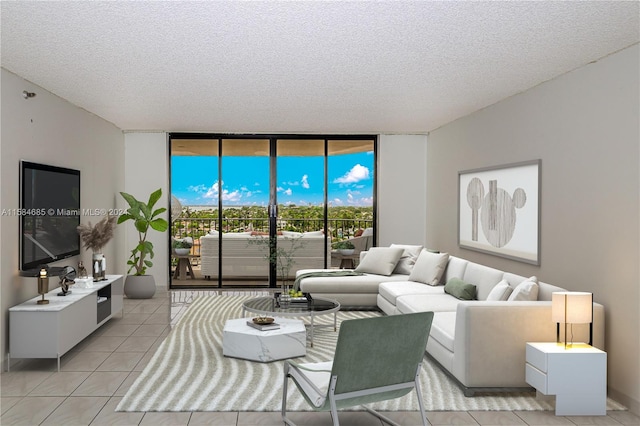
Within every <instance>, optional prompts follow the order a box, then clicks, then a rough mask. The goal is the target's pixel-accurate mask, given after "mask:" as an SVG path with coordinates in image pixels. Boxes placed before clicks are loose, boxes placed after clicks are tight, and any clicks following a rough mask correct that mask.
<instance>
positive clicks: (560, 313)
mask: <svg viewBox="0 0 640 426" xmlns="http://www.w3.org/2000/svg"><path fill="white" fill-rule="evenodd" d="M551 316H552V320H553V322H557V323H563V324H587V323H591V322H592V321H593V294H592V293H586V292H580V291H563V292H555V293H552V294H551Z"/></svg>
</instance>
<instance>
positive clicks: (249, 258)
mask: <svg viewBox="0 0 640 426" xmlns="http://www.w3.org/2000/svg"><path fill="white" fill-rule="evenodd" d="M259 238H262V239H264V238H268V237H266V236H264V235H258V234H256V233H255V232H229V233H223V234H222V253H223V257H222V259H223V262H222V275H223V277H228V278H256V277H265V276H268V275H269V265H268V262H267V261H266V259H265V254H266V250H267V247H266V246H265V245H262V244H251V243H250V241H251V240H257V239H259ZM277 238H278V241H277V244H278V247H282V248H284V249H285V250H288V249H289V247H291V245H292V244H295V245H296V249H295V254H294V256H293V265H292V267H291V270H290V274H291V276H290V277H289V278H293V277H294V276H295V271H296V270H298V269H302V268H323V267H324V264H325V263H324V259H325V256H327V259H331V244H328V245H327V249H326V250H325V245H324V244H325V241H324V240H325V237H324V234H323V233H322V232H321V231H317V232H304V233H298V232H286V231H285V232H283V234H282V235H278V237H277ZM218 241H219V233H218V232H215V231H212V232H210V233H209V234H207V235H204V236H202V237H200V260H201V268H202V275H203V276H204V277H205V278H217V277H218V276H219V266H218V253H219V247H218ZM325 252H326V253H325Z"/></svg>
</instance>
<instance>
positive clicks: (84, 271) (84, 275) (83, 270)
mask: <svg viewBox="0 0 640 426" xmlns="http://www.w3.org/2000/svg"><path fill="white" fill-rule="evenodd" d="M87 277H88V275H87V268H85V267H84V263H82V260H81V261H80V262H78V278H87Z"/></svg>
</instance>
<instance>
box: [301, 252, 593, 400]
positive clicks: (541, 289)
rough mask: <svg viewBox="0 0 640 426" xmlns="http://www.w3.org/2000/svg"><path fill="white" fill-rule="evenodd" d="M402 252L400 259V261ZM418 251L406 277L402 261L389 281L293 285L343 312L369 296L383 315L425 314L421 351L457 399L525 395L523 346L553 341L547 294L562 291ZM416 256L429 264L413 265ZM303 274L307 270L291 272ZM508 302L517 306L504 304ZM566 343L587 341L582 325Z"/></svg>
mask: <svg viewBox="0 0 640 426" xmlns="http://www.w3.org/2000/svg"><path fill="white" fill-rule="evenodd" d="M373 250H377V248H374V249H372V250H371V251H373ZM406 253H407V252H406V251H405V252H404V255H405V256H403V257H407V256H406ZM419 253H420V254H419V258H417V262H418V263H417V264H416V265H415V266H413V269H411V270H408V271H407V264H408V263H409V264H410V263H411V260H410V259H409V261H408V262H407V261H405V264H404V270H402V271H401V272H405V273H400V274H398V273H397V272H398V270H394V271H392V272H393V273H392V274H391V275H389V276H385V275H380V274H374V273H366V274H365V275H361V276H346V277H309V278H305V279H303V280H301V281H300V288H301V289H302V291H306V292H310V293H311V294H312V295H314V294H315V295H323V296H325V297H332V298H335V299H337V300H339V301H340V302H341V304H344V305H347V306H359V307H364V306H371V305H372V303H371V302H372V300H373V298H375V306H377V307H378V308H379V309H380V310H382V311H383V312H384V313H386V314H388V315H401V314H406V313H411V312H422V311H433V312H435V315H434V320H433V324H432V326H431V332H430V336H429V341H428V343H427V347H426V352H427V354H428V355H429V356H430V357H431V358H432V359H433V360H435V361H436V362H437V363H438V364H440V366H441V367H442V368H443V369H444V370H445V371H446V372H448V373H449V374H450V376H452V377H453V378H454V379H455V380H456V381H457V382H458V383H459V384H460V386H461V387H462V388H463V390H464V392H465V395H467V396H471V395H473V394H474V393H476V392H479V391H495V390H517V389H524V388H526V389H530V386H529V385H528V384H527V383H526V381H525V346H526V345H525V344H526V342H549V341H555V340H556V331H557V329H556V324H555V323H553V322H552V320H551V294H552V293H553V292H555V291H566V290H565V289H563V288H560V287H557V286H554V285H551V284H547V283H543V282H537V280H536V279H535V277H523V276H519V275H516V274H512V273H509V272H504V271H500V270H497V269H493V268H489V267H487V266H484V265H480V264H477V263H473V262H469V261H467V260H465V259H461V258H458V257H454V256H448V255H446V254H440V255H436V254H433V253H429V252H426V251H425V250H422V251H420V252H419ZM424 253H428V254H424ZM366 256H368V253H365V254H363V255H362V257H361V263H360V265H359V267H360V266H362V265H363V263H364V260H365V259H366ZM434 256H436V257H437V256H440V259H442V257H445V258H446V260H445V261H444V262H445V265H443V270H442V272H441V275H440V276H439V277H438V280H437V282H434V280H433V278H434V277H435V276H437V275H438V271H435V270H433V265H434V264H435V263H436V262H434V259H435V257H434ZM409 257H410V256H409ZM423 258H425V259H426V258H428V259H430V260H431V261H427V262H421V261H422V260H423ZM414 262H415V260H414ZM377 263H380V262H379V261H378V262H377ZM418 268H420V273H418ZM364 269H365V270H366V267H365V268H364ZM400 269H402V268H400ZM305 272H310V271H299V272H298V273H299V274H302V273H305ZM406 272H409V273H408V274H407V273H406ZM410 278H411V279H410ZM532 278H533V279H532ZM426 282H430V284H438V285H429V284H427V283H426ZM445 283H450V284H449V285H448V286H446V287H447V288H448V289H449V288H450V287H452V285H453V284H459V283H466V284H472V285H474V286H475V291H476V298H477V300H461V299H458V298H456V297H454V296H452V295H451V294H448V293H446V292H445V285H444V284H445ZM532 283H533V284H532ZM518 286H520V287H518ZM509 297H511V298H515V299H517V300H508V298H509ZM496 298H498V299H505V300H495V299H496ZM524 299H533V300H524ZM593 307H594V310H593V315H594V320H593V345H594V346H596V347H598V348H600V349H604V307H603V306H602V305H600V304H597V303H594V306H593ZM573 339H574V341H576V342H587V341H588V340H589V327H588V325H586V324H575V325H573Z"/></svg>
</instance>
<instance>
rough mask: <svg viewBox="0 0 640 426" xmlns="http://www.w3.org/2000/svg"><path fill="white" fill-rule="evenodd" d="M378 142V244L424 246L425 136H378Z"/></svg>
mask: <svg viewBox="0 0 640 426" xmlns="http://www.w3.org/2000/svg"><path fill="white" fill-rule="evenodd" d="M378 140H379V148H378V164H377V169H376V170H377V174H378V198H377V202H378V206H377V207H378V216H377V217H378V236H377V237H378V238H377V239H378V241H377V242H378V245H379V246H388V245H389V244H393V243H397V244H424V241H425V238H426V230H425V227H426V223H425V217H427V211H426V197H427V194H426V191H425V187H426V182H427V170H426V167H425V162H426V158H427V137H426V136H425V135H381V136H380V137H379V139H378Z"/></svg>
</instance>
